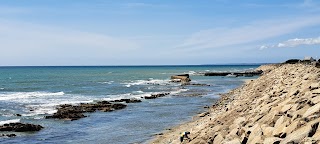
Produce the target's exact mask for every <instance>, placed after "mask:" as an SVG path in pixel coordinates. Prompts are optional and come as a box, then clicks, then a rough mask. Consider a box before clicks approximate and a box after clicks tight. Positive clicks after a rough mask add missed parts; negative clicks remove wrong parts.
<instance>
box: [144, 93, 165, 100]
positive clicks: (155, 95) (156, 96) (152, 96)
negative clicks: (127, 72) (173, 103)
mask: <svg viewBox="0 0 320 144" xmlns="http://www.w3.org/2000/svg"><path fill="white" fill-rule="evenodd" d="M169 94H170V93H160V94H152V95H151V96H145V97H144V98H145V99H156V98H159V97H164V96H166V95H169Z"/></svg>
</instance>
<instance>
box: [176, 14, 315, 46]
mask: <svg viewBox="0 0 320 144" xmlns="http://www.w3.org/2000/svg"><path fill="white" fill-rule="evenodd" d="M319 24H320V17H319V16H310V17H304V18H295V19H280V20H279V19H278V20H269V21H257V22H253V23H249V24H247V25H245V26H241V27H225V28H217V29H209V30H202V31H199V32H196V33H194V34H192V35H191V36H190V37H189V38H187V39H185V40H184V41H183V42H182V43H181V44H180V45H178V46H177V47H176V48H178V49H183V50H187V51H195V50H205V49H206V50H208V49H219V48H221V47H226V46H232V45H239V44H246V43H251V42H256V41H260V40H265V39H268V38H273V37H277V36H281V35H285V34H289V33H292V32H295V31H297V30H299V29H302V28H305V27H309V26H314V25H319ZM264 48H265V47H262V49H264Z"/></svg>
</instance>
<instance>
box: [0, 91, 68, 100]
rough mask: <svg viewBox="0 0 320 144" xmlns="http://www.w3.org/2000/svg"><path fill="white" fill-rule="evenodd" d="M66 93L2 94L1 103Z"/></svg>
mask: <svg viewBox="0 0 320 144" xmlns="http://www.w3.org/2000/svg"><path fill="white" fill-rule="evenodd" d="M62 95H64V92H56V93H50V92H6V93H0V101H6V100H14V99H28V98H38V97H47V96H62Z"/></svg>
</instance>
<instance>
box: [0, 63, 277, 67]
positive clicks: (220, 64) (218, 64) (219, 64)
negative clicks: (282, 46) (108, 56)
mask: <svg viewBox="0 0 320 144" xmlns="http://www.w3.org/2000/svg"><path fill="white" fill-rule="evenodd" d="M264 64H274V63H217V64H159V65H157V64H156V65H148V64H146V65H143V64H142V65H7V66H5V65H4V66H0V67H130V66H132V67H133V66H222V65H235V66H236V65H264Z"/></svg>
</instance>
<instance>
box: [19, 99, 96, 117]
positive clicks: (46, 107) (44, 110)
mask: <svg viewBox="0 0 320 144" xmlns="http://www.w3.org/2000/svg"><path fill="white" fill-rule="evenodd" d="M93 101H94V100H75V99H70V100H64V101H61V100H60V101H59V100H58V101H50V103H45V104H36V105H32V104H29V105H26V108H27V109H28V111H25V112H26V113H25V114H22V116H36V115H44V114H54V113H56V112H57V109H56V107H57V106H59V105H63V104H80V103H91V102H93ZM30 110H32V111H30Z"/></svg>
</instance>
